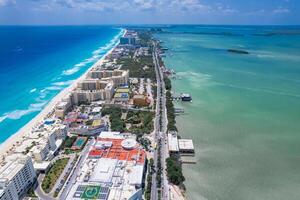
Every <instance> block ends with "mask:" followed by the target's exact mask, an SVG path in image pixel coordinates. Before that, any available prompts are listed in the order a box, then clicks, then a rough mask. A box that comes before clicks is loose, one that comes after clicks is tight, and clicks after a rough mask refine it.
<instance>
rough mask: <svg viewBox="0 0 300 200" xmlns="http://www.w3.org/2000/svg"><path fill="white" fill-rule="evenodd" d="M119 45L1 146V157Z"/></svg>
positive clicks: (121, 31) (121, 33) (121, 32)
mask: <svg viewBox="0 0 300 200" xmlns="http://www.w3.org/2000/svg"><path fill="white" fill-rule="evenodd" d="M125 34H126V30H125V29H123V28H122V29H121V30H120V33H118V34H117V35H116V36H118V35H120V36H119V37H121V36H122V35H125ZM118 44H119V41H118V42H116V43H115V44H114V46H113V47H112V48H111V49H110V50H109V51H108V52H107V53H105V54H104V55H103V56H102V57H101V58H100V59H99V60H98V61H97V62H95V63H94V64H93V65H92V66H91V67H90V68H89V69H87V70H86V71H85V72H84V73H83V74H82V75H81V76H80V77H79V78H78V79H76V80H75V81H74V82H73V83H72V84H71V85H70V86H68V87H67V88H65V89H63V90H62V91H60V92H59V93H58V94H57V95H56V96H55V97H53V99H51V100H50V101H49V103H48V104H47V105H46V106H45V108H43V109H42V110H41V112H40V113H39V114H37V115H36V116H35V117H34V118H33V119H31V120H30V121H29V122H28V123H27V124H25V125H24V126H23V127H22V128H20V129H19V130H18V131H17V132H16V133H14V134H13V135H11V136H10V137H9V138H7V139H6V140H5V141H4V142H3V143H1V144H0V155H1V156H3V155H5V154H6V152H7V151H9V150H10V149H11V148H12V147H13V145H15V144H16V143H17V142H18V141H21V140H22V137H23V136H24V135H25V134H26V133H28V132H30V131H31V130H32V128H33V127H34V126H35V125H36V124H37V123H38V122H40V121H42V120H43V119H44V118H45V117H46V116H47V115H48V114H49V113H51V112H53V111H54V108H55V106H56V104H57V103H59V102H60V101H61V100H62V99H63V98H64V97H65V96H66V95H67V94H68V93H70V92H71V91H73V90H74V89H75V88H76V87H77V83H78V82H79V81H81V80H83V79H84V78H85V77H86V75H87V73H88V72H89V71H90V70H91V69H92V68H93V67H95V66H96V65H101V64H102V63H103V61H104V60H105V58H106V57H107V56H108V55H109V54H111V52H112V51H113V50H114V49H115V48H116V46H117V45H118Z"/></svg>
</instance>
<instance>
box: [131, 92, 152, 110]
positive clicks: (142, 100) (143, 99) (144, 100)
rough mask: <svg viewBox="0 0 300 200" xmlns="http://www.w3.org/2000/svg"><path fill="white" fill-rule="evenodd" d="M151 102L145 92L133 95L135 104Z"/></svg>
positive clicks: (140, 104)
mask: <svg viewBox="0 0 300 200" xmlns="http://www.w3.org/2000/svg"><path fill="white" fill-rule="evenodd" d="M149 104H150V101H149V100H148V98H147V97H146V96H145V95H143V94H136V95H134V96H133V105H135V106H141V107H143V106H148V105H149Z"/></svg>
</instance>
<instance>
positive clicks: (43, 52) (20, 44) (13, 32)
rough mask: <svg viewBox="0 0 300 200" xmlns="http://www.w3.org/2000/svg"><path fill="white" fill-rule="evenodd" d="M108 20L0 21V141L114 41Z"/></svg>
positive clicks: (114, 33)
mask: <svg viewBox="0 0 300 200" xmlns="http://www.w3.org/2000/svg"><path fill="white" fill-rule="evenodd" d="M123 31H124V30H123V29H120V28H115V27H110V26H0V38H1V39H0V40H1V41H0V43H1V45H0V85H1V87H0V99H1V103H0V143H2V142H3V141H5V140H6V139H7V138H8V137H9V136H11V135H12V134H14V133H15V132H16V131H17V130H19V129H20V128H21V127H22V126H23V125H25V124H26V123H27V122H28V121H30V120H31V119H32V118H33V117H34V116H36V115H37V114H38V113H39V111H40V110H41V109H42V108H43V107H44V106H45V105H46V104H47V103H48V102H49V100H51V99H52V98H53V97H54V96H55V95H56V94H58V93H59V91H61V90H62V89H63V88H65V87H67V86H68V85H70V84H71V83H72V81H73V80H75V79H76V78H78V77H79V76H80V75H81V74H83V73H84V72H85V71H86V70H87V69H88V68H89V67H90V66H91V65H92V64H93V63H95V62H96V61H97V60H98V59H100V58H101V57H102V56H103V55H104V54H105V53H106V52H107V51H109V50H110V49H111V48H112V47H113V46H114V44H116V42H117V41H118V38H119V37H120V36H121V34H122V32H123Z"/></svg>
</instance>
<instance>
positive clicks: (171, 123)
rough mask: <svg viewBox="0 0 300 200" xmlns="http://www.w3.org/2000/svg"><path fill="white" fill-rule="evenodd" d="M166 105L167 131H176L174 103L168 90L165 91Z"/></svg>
mask: <svg viewBox="0 0 300 200" xmlns="http://www.w3.org/2000/svg"><path fill="white" fill-rule="evenodd" d="M166 107H167V117H168V131H177V127H176V120H175V112H174V104H173V101H172V95H171V92H170V91H169V90H168V91H167V92H166Z"/></svg>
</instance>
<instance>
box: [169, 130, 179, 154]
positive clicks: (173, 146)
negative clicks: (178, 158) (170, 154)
mask: <svg viewBox="0 0 300 200" xmlns="http://www.w3.org/2000/svg"><path fill="white" fill-rule="evenodd" d="M168 147H169V151H179V145H178V139H177V134H176V133H169V134H168Z"/></svg>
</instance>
